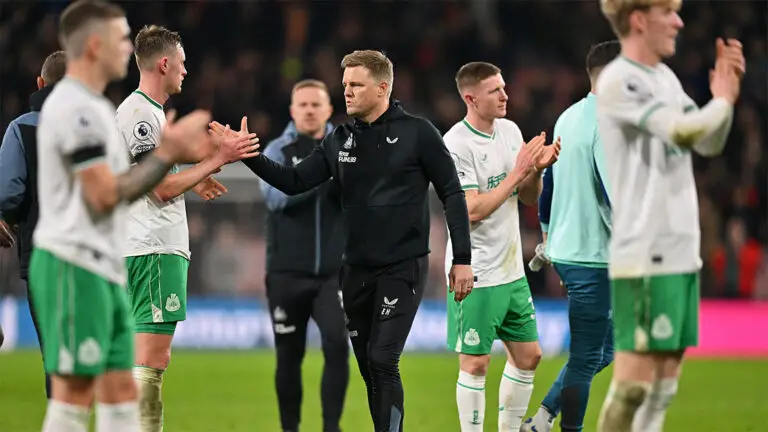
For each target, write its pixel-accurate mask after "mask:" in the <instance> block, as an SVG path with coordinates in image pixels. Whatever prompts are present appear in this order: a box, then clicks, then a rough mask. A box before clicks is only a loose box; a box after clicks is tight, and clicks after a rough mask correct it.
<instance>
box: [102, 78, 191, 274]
mask: <svg viewBox="0 0 768 432" xmlns="http://www.w3.org/2000/svg"><path fill="white" fill-rule="evenodd" d="M117 125H118V128H119V130H120V135H121V137H122V139H123V143H124V144H123V145H124V146H127V149H128V150H129V151H130V153H131V156H132V157H136V155H138V154H140V153H144V152H147V151H151V150H152V149H154V148H155V147H157V146H158V145H159V143H160V134H161V132H162V129H163V127H164V126H165V113H164V112H163V107H162V105H160V104H159V103H157V102H155V101H154V100H152V99H151V98H150V97H149V96H147V95H146V94H144V93H143V92H141V91H139V90H136V91H134V92H133V93H131V94H130V95H129V96H128V97H127V98H125V100H124V101H123V103H121V104H120V106H119V107H117ZM171 172H178V166H174V167H173V169H172V171H171ZM126 236H127V239H128V243H127V249H126V251H125V256H141V255H149V254H173V255H180V256H183V257H184V258H187V259H189V258H190V252H189V229H188V226H187V210H186V207H185V204H184V195H183V194H182V195H179V196H178V197H176V198H174V199H172V200H170V201H168V202H165V203H161V202H159V201H157V200H156V199H154V198H150V196H149V195H147V196H144V197H142V198H140V199H138V200H136V201H135V202H134V203H133V204H131V206H130V209H129V212H128V232H127V234H126Z"/></svg>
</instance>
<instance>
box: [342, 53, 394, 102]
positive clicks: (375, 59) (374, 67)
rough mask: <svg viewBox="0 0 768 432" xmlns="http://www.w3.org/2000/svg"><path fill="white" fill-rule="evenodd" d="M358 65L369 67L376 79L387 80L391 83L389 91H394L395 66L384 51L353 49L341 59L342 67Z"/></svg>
mask: <svg viewBox="0 0 768 432" xmlns="http://www.w3.org/2000/svg"><path fill="white" fill-rule="evenodd" d="M358 66H360V67H364V68H366V69H368V71H369V72H370V73H371V76H372V77H373V79H375V80H376V81H379V82H381V81H385V82H386V83H387V84H388V85H389V91H390V92H391V91H392V81H393V80H394V76H395V72H394V66H393V65H392V61H391V60H389V58H387V56H386V55H384V53H382V52H380V51H373V50H363V51H353V52H352V53H351V54H347V55H345V56H344V58H343V59H342V60H341V68H342V69H346V68H351V67H358Z"/></svg>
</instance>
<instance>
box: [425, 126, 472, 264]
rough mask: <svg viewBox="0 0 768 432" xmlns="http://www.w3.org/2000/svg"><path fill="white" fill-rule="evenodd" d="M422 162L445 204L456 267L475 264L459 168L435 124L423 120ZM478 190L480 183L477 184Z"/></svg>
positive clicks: (427, 175)
mask: <svg viewBox="0 0 768 432" xmlns="http://www.w3.org/2000/svg"><path fill="white" fill-rule="evenodd" d="M418 145H419V161H420V163H421V166H422V168H423V170H424V173H425V174H426V177H427V180H429V182H431V183H432V185H433V186H434V187H435V192H437V196H438V198H440V201H442V203H443V210H444V212H445V221H446V223H447V225H448V232H449V234H450V236H451V245H452V247H453V264H454V265H457V264H458V265H470V264H472V244H471V242H470V236H469V218H468V217H467V213H468V212H467V202H466V200H465V198H464V193H462V189H463V188H462V185H461V183H460V180H459V175H458V173H457V167H456V166H455V165H454V162H453V160H452V158H451V154H450V152H449V151H448V149H447V148H446V146H445V143H444V142H443V138H442V137H441V136H440V132H438V131H437V129H436V128H435V127H434V126H433V125H432V123H430V122H428V121H427V120H424V121H423V123H422V125H421V129H420V130H419V136H418ZM475 187H477V184H475Z"/></svg>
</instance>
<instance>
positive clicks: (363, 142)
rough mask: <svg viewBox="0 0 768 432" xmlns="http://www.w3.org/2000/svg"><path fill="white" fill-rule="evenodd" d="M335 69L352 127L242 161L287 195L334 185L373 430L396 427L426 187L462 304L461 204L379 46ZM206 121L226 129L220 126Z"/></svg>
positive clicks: (425, 218)
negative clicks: (305, 146)
mask: <svg viewBox="0 0 768 432" xmlns="http://www.w3.org/2000/svg"><path fill="white" fill-rule="evenodd" d="M341 66H342V68H343V69H344V78H343V85H344V97H345V100H346V106H347V114H349V115H350V116H352V117H354V118H355V121H354V123H353V124H343V125H340V126H338V127H336V129H335V130H334V131H333V132H332V133H331V134H330V135H328V136H326V137H325V138H324V139H323V142H322V143H321V144H320V145H319V146H318V147H316V148H315V149H314V150H313V151H312V153H311V154H310V155H309V156H308V157H307V158H306V159H304V160H303V161H302V162H301V163H299V164H298V165H296V166H293V167H289V166H285V165H281V164H279V163H276V162H274V161H272V160H270V159H269V158H267V157H264V156H263V155H261V156H258V157H255V158H252V159H250V160H249V161H247V162H245V161H244V162H245V163H246V166H248V168H250V169H251V171H253V172H254V173H255V174H256V175H258V176H259V177H261V179H262V180H264V181H266V182H267V183H269V184H271V185H273V186H275V187H276V188H278V189H280V190H282V191H283V192H285V193H286V194H288V195H296V194H300V193H302V192H304V191H307V190H310V189H312V188H313V187H316V186H317V185H320V184H322V183H323V182H325V181H326V180H328V179H330V178H333V183H334V184H336V185H338V186H339V188H340V190H341V198H342V212H343V214H344V218H345V228H346V233H347V245H346V249H345V263H344V266H343V267H342V274H341V277H342V281H341V285H342V291H343V297H344V311H345V312H346V315H347V329H348V330H349V335H350V338H351V339H352V348H353V350H354V353H355V357H356V358H357V363H358V367H359V369H360V374H361V375H362V377H363V379H364V380H365V383H366V387H367V390H368V403H369V407H370V410H371V416H372V418H373V422H374V427H375V431H376V432H391V431H401V430H402V427H403V426H402V425H403V386H402V383H401V381H400V372H399V368H398V364H399V361H400V354H401V353H402V350H403V347H404V346H405V341H406V338H407V337H408V333H409V332H410V329H411V325H412V324H413V319H414V316H415V314H416V310H417V309H418V306H419V303H420V302H421V296H422V294H423V292H424V286H425V284H426V281H427V265H428V262H427V254H428V253H429V246H428V243H429V229H430V226H429V220H430V218H429V201H428V195H427V193H428V189H429V184H430V183H432V184H433V186H434V188H435V191H436V192H437V195H438V197H439V198H440V200H441V201H442V202H443V205H444V206H445V214H446V222H447V224H448V230H449V232H450V237H451V243H452V248H453V256H454V258H453V265H452V267H451V270H450V272H449V286H450V289H451V291H452V292H454V293H455V298H456V300H459V301H460V300H462V299H463V298H464V297H466V296H467V295H468V294H469V292H470V291H471V289H472V285H473V282H474V279H473V275H472V267H471V245H470V240H469V217H468V215H467V204H466V201H465V200H464V194H463V192H462V190H461V187H460V185H459V179H458V175H457V173H456V168H455V166H454V163H453V159H452V158H451V156H450V154H449V153H448V150H447V149H446V148H445V145H444V143H443V140H442V137H441V136H440V133H439V132H438V131H437V129H435V127H434V126H433V125H432V124H431V123H430V122H429V121H428V120H426V119H423V118H419V117H415V116H413V115H411V114H409V113H407V112H405V111H404V110H403V108H402V107H401V106H400V103H399V102H397V101H393V102H392V103H390V93H391V89H392V80H393V67H392V62H390V61H389V59H388V58H387V57H386V56H384V55H383V54H382V53H380V52H377V51H355V52H353V53H352V54H349V55H347V56H345V57H344V59H343V61H342V64H341ZM212 127H213V129H214V130H215V131H222V130H223V127H221V125H220V124H218V123H213V124H212ZM245 132H246V131H240V133H245ZM534 150H535V149H528V148H527V147H524V150H521V154H522V155H523V156H522V158H524V160H523V161H521V160H520V156H519V157H518V161H517V164H516V166H517V165H519V167H520V168H519V169H521V170H522V169H532V158H533V151H534ZM525 158H527V159H525ZM521 162H522V163H521Z"/></svg>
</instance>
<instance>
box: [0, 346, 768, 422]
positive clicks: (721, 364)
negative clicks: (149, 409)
mask: <svg viewBox="0 0 768 432" xmlns="http://www.w3.org/2000/svg"><path fill="white" fill-rule="evenodd" d="M563 361H564V359H562V358H555V359H546V360H544V361H542V363H541V365H540V366H539V370H538V372H537V374H536V381H535V386H536V387H535V392H534V396H533V398H532V401H531V407H530V411H529V414H530V413H532V412H534V411H535V410H536V408H537V406H538V403H539V401H541V398H542V397H543V396H544V394H545V393H546V391H547V390H548V387H549V385H550V384H551V383H552V381H553V380H554V378H555V377H556V375H557V373H558V371H559V368H560V366H561V365H562V363H563ZM351 362H352V363H351V369H350V370H351V379H350V386H349V390H348V392H347V401H346V406H345V410H344V417H343V420H342V428H343V430H344V431H346V432H360V431H370V430H372V426H371V423H370V420H369V416H368V408H367V403H366V398H365V390H364V386H363V384H362V380H361V379H360V376H359V375H358V373H357V367H356V365H355V364H354V362H353V360H351ZM322 364H323V360H322V356H321V355H320V353H318V352H314V351H313V352H308V353H307V357H306V360H305V363H304V383H305V391H304V405H303V409H302V418H303V420H302V431H304V432H320V431H321V423H320V401H319V383H320V372H321V369H322ZM503 365H504V358H503V356H496V357H494V358H493V360H492V362H491V370H490V372H489V376H488V393H487V403H486V422H485V425H486V426H485V430H486V431H495V430H496V429H495V428H496V401H497V399H498V396H497V388H498V387H497V383H498V381H499V377H500V376H501V370H502V368H503ZM274 366H275V360H274V356H273V353H272V352H271V351H251V352H198V351H181V350H178V351H176V352H174V354H173V359H172V361H171V367H170V368H169V370H168V372H167V374H166V378H165V383H164V385H163V393H164V399H165V408H166V415H165V429H164V430H165V432H198V431H199V432H203V431H205V432H209V431H210V432H224V431H243V432H244V431H249V432H250V431H259V432H279V431H280V428H279V423H278V414H277V401H276V398H275V395H274V385H273V375H272V373H273V370H274ZM456 367H457V360H456V357H455V356H452V355H450V354H415V353H408V352H407V353H405V355H404V356H403V360H402V362H401V370H402V375H403V381H404V383H405V395H406V400H405V429H406V430H408V431H416V432H433V431H458V430H459V428H458V422H457V419H456V407H455V382H456V375H457V369H456ZM609 380H610V370H605V371H604V372H603V373H602V374H600V375H599V376H598V377H597V379H596V382H595V384H594V386H593V387H592V399H591V401H590V407H589V411H588V413H587V418H586V423H585V425H586V427H585V431H594V430H595V424H596V422H597V414H598V412H599V410H600V405H601V404H602V402H603V397H604V396H605V391H606V389H607V386H608V382H609ZM766 384H768V361H765V360H750V361H747V360H743V361H742V360H699V359H696V360H691V361H689V362H688V363H687V364H686V365H685V369H684V373H683V379H682V382H681V385H680V392H679V394H678V397H677V398H676V399H675V401H674V402H673V406H672V408H671V409H670V412H669V415H668V417H667V423H666V428H665V430H666V431H673V432H678V431H680V432H687V431H691V432H693V431H696V432H705V431H713V432H714V431H725V430H728V431H739V432H748V431H754V432H758V431H768V397H767V396H766V389H767V388H768V386H766ZM44 413H45V401H44V396H43V391H42V381H41V363H40V357H39V354H38V353H37V352H36V351H17V352H12V353H3V354H0V431H3V432H6V431H7V432H26V431H31V432H35V431H39V430H40V427H41V425H42V418H43V415H44ZM556 430H559V428H557V429H556Z"/></svg>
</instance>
